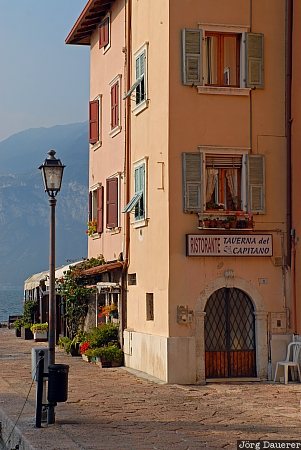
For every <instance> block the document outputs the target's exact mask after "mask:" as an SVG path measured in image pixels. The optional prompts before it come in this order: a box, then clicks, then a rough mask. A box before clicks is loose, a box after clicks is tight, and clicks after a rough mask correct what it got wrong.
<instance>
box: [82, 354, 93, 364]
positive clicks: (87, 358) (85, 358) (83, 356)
mask: <svg viewBox="0 0 301 450" xmlns="http://www.w3.org/2000/svg"><path fill="white" fill-rule="evenodd" d="M82 359H83V360H84V361H87V362H90V361H91V358H90V356H87V355H82Z"/></svg>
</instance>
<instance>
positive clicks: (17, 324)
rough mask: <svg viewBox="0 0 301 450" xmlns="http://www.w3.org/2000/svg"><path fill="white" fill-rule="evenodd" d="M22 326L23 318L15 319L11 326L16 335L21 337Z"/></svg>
mask: <svg viewBox="0 0 301 450" xmlns="http://www.w3.org/2000/svg"><path fill="white" fill-rule="evenodd" d="M22 326H23V319H17V320H15V321H14V323H13V327H14V329H15V330H16V337H21V328H22Z"/></svg>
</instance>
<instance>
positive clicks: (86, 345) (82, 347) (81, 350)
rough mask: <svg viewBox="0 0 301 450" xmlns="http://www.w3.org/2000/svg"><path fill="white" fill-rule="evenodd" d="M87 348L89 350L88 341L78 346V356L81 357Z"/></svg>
mask: <svg viewBox="0 0 301 450" xmlns="http://www.w3.org/2000/svg"><path fill="white" fill-rule="evenodd" d="M88 348H90V342H89V341H85V342H83V343H82V344H80V347H79V352H80V354H81V355H83V354H84V353H85V352H86V351H87V350H88Z"/></svg>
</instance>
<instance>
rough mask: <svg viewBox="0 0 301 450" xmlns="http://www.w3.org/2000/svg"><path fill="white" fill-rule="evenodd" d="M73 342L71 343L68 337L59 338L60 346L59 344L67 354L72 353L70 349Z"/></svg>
mask: <svg viewBox="0 0 301 450" xmlns="http://www.w3.org/2000/svg"><path fill="white" fill-rule="evenodd" d="M71 342H72V341H71V339H70V338H69V337H68V336H61V337H60V338H59V341H58V344H59V347H60V348H62V349H64V350H65V352H66V353H67V354H69V353H70V348H71Z"/></svg>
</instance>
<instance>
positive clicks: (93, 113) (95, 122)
mask: <svg viewBox="0 0 301 450" xmlns="http://www.w3.org/2000/svg"><path fill="white" fill-rule="evenodd" d="M98 140H99V101H98V100H93V101H92V102H90V104H89V142H90V144H95V143H96V142H97V141H98Z"/></svg>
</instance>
